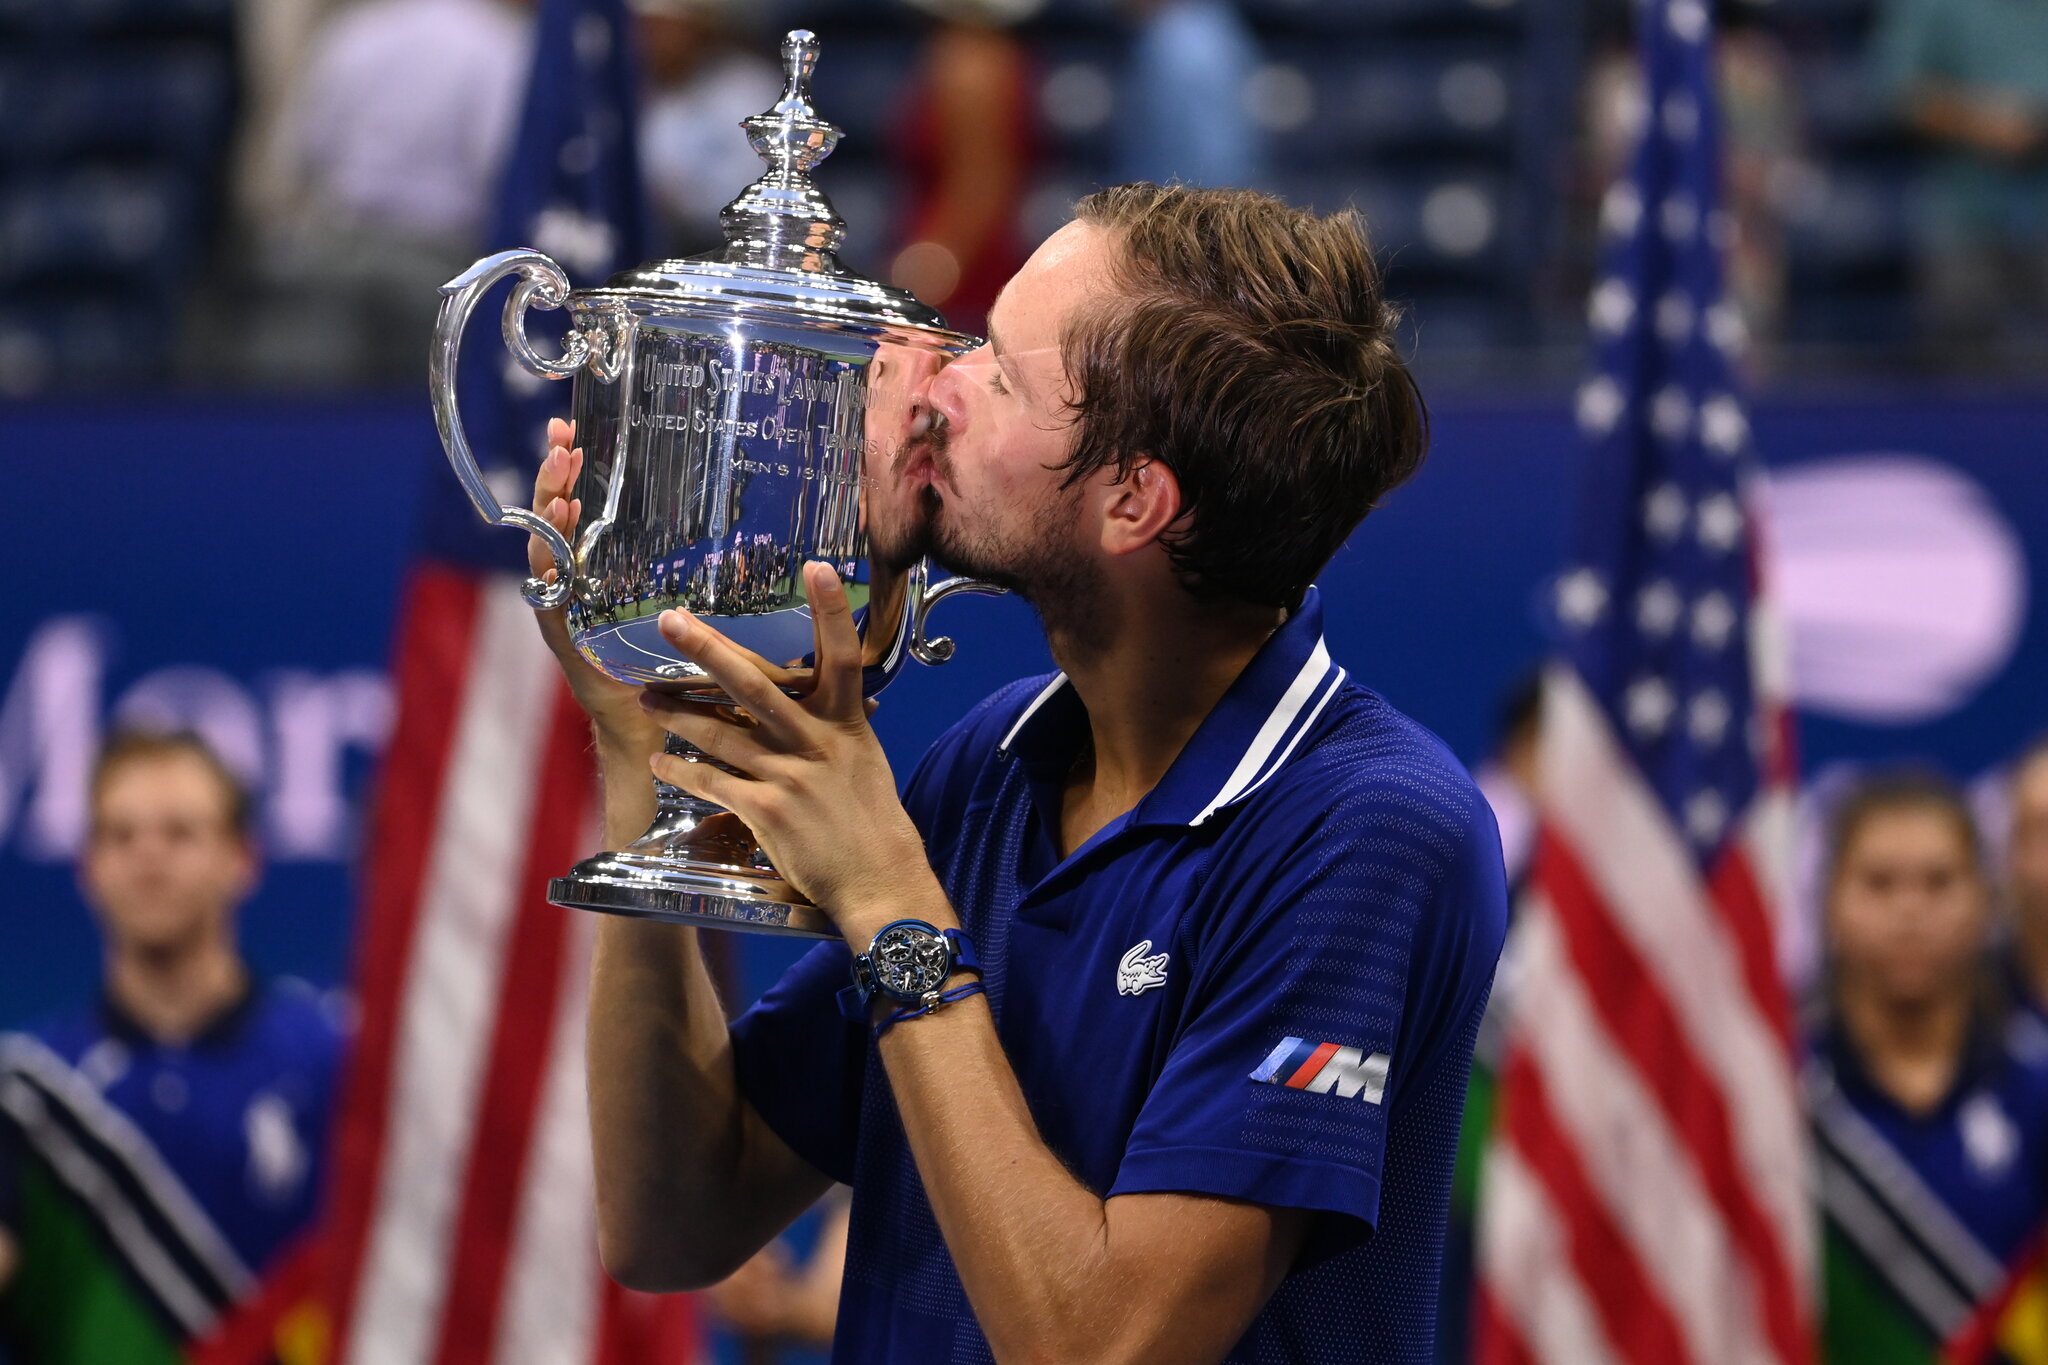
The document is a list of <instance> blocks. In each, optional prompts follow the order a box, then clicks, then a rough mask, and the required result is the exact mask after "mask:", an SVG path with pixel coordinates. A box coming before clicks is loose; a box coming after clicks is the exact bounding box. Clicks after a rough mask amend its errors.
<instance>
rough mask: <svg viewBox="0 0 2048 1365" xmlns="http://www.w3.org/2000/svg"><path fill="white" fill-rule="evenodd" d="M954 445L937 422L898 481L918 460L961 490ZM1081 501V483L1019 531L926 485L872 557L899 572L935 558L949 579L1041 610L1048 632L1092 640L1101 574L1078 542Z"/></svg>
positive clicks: (907, 453) (912, 446) (914, 447)
mask: <svg viewBox="0 0 2048 1365" xmlns="http://www.w3.org/2000/svg"><path fill="white" fill-rule="evenodd" d="M951 445H952V432H951V430H950V429H949V428H948V426H947V425H946V423H945V422H944V421H943V420H941V421H935V422H933V423H932V425H931V426H930V427H929V428H928V429H927V430H926V431H925V432H924V433H923V434H921V435H919V436H917V437H915V438H913V439H912V440H910V441H907V442H905V444H904V446H903V448H902V449H901V450H900V451H899V452H898V453H897V455H896V460H895V463H896V469H897V471H898V474H899V477H900V475H901V474H902V473H903V472H904V471H906V470H908V469H909V467H910V466H911V465H912V464H914V463H916V462H917V461H919V460H929V461H930V462H931V465H932V468H933V469H934V470H935V471H937V473H938V476H939V478H940V479H943V480H944V481H945V482H946V483H947V484H948V485H949V486H952V487H958V484H957V482H956V481H955V479H954V477H953V461H952V451H951ZM1082 495H1083V488H1082V486H1081V485H1080V484H1076V485H1074V486H1073V487H1071V488H1066V487H1061V488H1056V489H1055V490H1054V493H1053V496H1052V497H1050V498H1048V499H1046V500H1045V501H1044V502H1042V503H1040V504H1039V505H1038V506H1037V507H1035V508H1033V509H1032V510H1031V514H1030V516H1029V517H1027V518H1026V519H1025V520H1024V521H1023V522H1022V523H1021V524H1019V523H1018V522H1017V521H1015V520H1014V519H1002V520H998V519H996V518H993V517H987V516H976V515H974V514H973V509H970V508H966V507H963V506H961V505H960V504H959V503H958V502H957V501H954V502H948V500H947V498H946V496H945V495H944V494H943V493H941V492H940V491H939V489H938V487H937V486H936V485H935V484H932V483H927V484H925V485H924V487H922V488H920V489H918V491H917V496H916V499H915V509H914V513H913V515H912V516H911V517H910V520H909V524H908V525H907V526H905V527H903V528H901V530H900V532H899V533H898V534H895V535H892V536H890V537H889V538H888V542H889V543H887V544H886V545H885V544H883V543H881V539H880V538H879V537H878V538H877V543H876V544H875V546H874V549H873V553H874V555H875V557H876V558H877V560H879V561H881V562H883V563H886V564H890V565H893V566H898V567H902V566H907V565H909V564H911V563H913V562H915V561H916V560H918V559H920V558H928V559H930V560H931V561H932V562H933V563H935V564H937V565H938V566H939V567H940V568H942V569H945V570H946V571H947V572H949V573H953V574H957V575H959V576H960V577H962V578H974V579H979V580H980V581H982V582H984V583H988V584H992V585H993V586H995V587H998V588H1003V589H1006V590H1008V591H1010V592H1013V593H1015V594H1016V595H1017V596H1019V597H1021V598H1023V599H1024V600H1025V601H1026V602H1029V603H1030V604H1031V605H1032V606H1033V607H1034V608H1036V609H1037V611H1038V614H1039V616H1040V618H1041V619H1042V620H1043V621H1044V622H1045V625H1046V629H1047V631H1048V633H1052V632H1055V631H1057V632H1059V633H1061V634H1064V635H1067V636H1069V637H1074V638H1086V637H1087V636H1088V635H1089V634H1091V632H1090V631H1089V630H1088V629H1087V627H1088V623H1090V622H1091V621H1094V620H1095V619H1096V618H1097V617H1098V613H1097V612H1096V611H1095V610H1094V608H1095V605H1096V604H1097V602H1098V601H1099V599H1100V593H1101V574H1100V571H1099V569H1098V568H1097V566H1096V565H1094V564H1093V563H1091V562H1090V561H1089V560H1088V559H1087V557H1086V556H1085V555H1083V554H1082V552H1081V549H1080V547H1079V546H1078V545H1077V544H1076V543H1075V532H1076V529H1077V523H1078V520H1079V514H1080V506H1081V499H1082Z"/></svg>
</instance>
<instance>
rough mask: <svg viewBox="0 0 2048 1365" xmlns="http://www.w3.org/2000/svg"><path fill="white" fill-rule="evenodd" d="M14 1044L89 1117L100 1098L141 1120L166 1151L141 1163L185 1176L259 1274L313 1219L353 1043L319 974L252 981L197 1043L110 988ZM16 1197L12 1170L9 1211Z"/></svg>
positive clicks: (185, 1185)
mask: <svg viewBox="0 0 2048 1365" xmlns="http://www.w3.org/2000/svg"><path fill="white" fill-rule="evenodd" d="M13 1047H14V1048H15V1053H14V1054H13V1056H14V1059H15V1061H17V1062H18V1063H19V1064H21V1065H23V1066H26V1067H27V1068H28V1069H29V1074H31V1075H32V1076H34V1077H35V1078H36V1079H37V1080H38V1081H39V1082H40V1083H42V1084H44V1085H47V1086H49V1087H50V1088H51V1089H52V1091H53V1092H54V1093H65V1094H69V1095H70V1096H71V1097H72V1103H74V1104H75V1105H77V1106H79V1107H80V1119H81V1121H82V1122H85V1123H86V1124H88V1126H91V1125H94V1124H97V1123H100V1122H101V1121H100V1120H98V1119H96V1118H95V1115H94V1113H93V1112H91V1111H92V1110H93V1109H96V1108H97V1107H98V1106H101V1105H104V1106H106V1107H107V1108H109V1109H111V1110H114V1111H116V1112H117V1113H118V1114H119V1115H120V1116H121V1118H122V1119H125V1120H126V1122H127V1124H130V1125H132V1126H133V1130H134V1131H135V1133H136V1134H137V1135H138V1136H139V1137H140V1138H141V1139H142V1140H143V1141H144V1142H146V1143H147V1144H148V1147H149V1149H150V1150H151V1151H152V1152H153V1153H154V1155H155V1157H157V1158H160V1163H158V1162H147V1163H138V1165H137V1167H136V1169H138V1170H140V1171H142V1172H143V1173H144V1174H145V1176H150V1173H152V1172H158V1173H160V1174H161V1177H162V1178H165V1179H169V1180H172V1181H175V1182H176V1184H177V1185H178V1186H179V1187H181V1188H182V1192H183V1194H184V1195H187V1196H189V1197H190V1199H191V1201H192V1202H193V1203H195V1204H196V1205H197V1206H198V1209H199V1210H200V1211H202V1212H203V1213H204V1215H205V1216H206V1217H207V1218H208V1220H210V1222H211V1223H212V1225H213V1227H214V1228H215V1229H217V1230H218V1232H219V1233H220V1235H221V1236H222V1237H223V1238H224V1239H225V1241H226V1245H227V1248H228V1250H229V1251H230V1252H231V1253H232V1256H233V1262H231V1263H230V1267H229V1268H230V1269H235V1270H239V1271H240V1272H242V1273H244V1274H248V1275H260V1274H261V1273H262V1272H263V1270H264V1269H265V1268H266V1267H267V1266H268V1265H269V1264H270V1261H271V1259H272V1257H273V1256H274V1255H275V1254H276V1253H277V1252H278V1251H279V1250H281V1249H282V1248H283V1247H284V1245H285V1244H286V1243H287V1242H289V1241H290V1240H291V1239H292V1237H293V1236H294V1235H295V1234H297V1233H299V1232H302V1231H304V1230H305V1229H306V1228H307V1227H308V1225H309V1224H310V1223H311V1221H312V1216H313V1212H314V1206H315V1202H316V1200H317V1199H318V1197H319V1194H320V1188H321V1172H322V1166H323V1156H324V1153H325V1150H326V1145H327V1130H328V1126H329V1123H330V1121H331V1118H332V1114H333V1106H334V1098H335V1096H334V1087H335V1079H336V1076H337V1073H338V1071H339V1069H340V1065H341V1061H342V1053H343V1033H342V1030H341V1027H340V1025H339V1024H338V1023H337V1021H336V1017H335V1010H334V1009H333V1008H332V1007H331V1006H330V1004H329V1003H328V1002H326V1001H324V1000H323V999H322V998H321V997H320V996H319V995H318V994H317V993H316V992H315V991H314V990H313V988H312V987H310V986H308V985H306V984H305V983H303V982H300V981H296V980H290V979H281V980H275V981H270V982H264V983H259V984H256V985H253V986H252V987H251V989H250V990H249V992H248V993H247V994H245V995H244V996H243V997H242V998H241V999H240V1000H239V1001H237V1002H236V1003H235V1004H234V1005H233V1006H231V1007H230V1008H228V1009H227V1010H225V1011H224V1012H223V1013H222V1014H221V1016H220V1017H219V1018H217V1019H215V1020H214V1021H213V1022H212V1023H210V1024H209V1025H207V1027H206V1028H205V1030H204V1031H203V1032H201V1033H200V1034H199V1035H198V1036H197V1037H195V1038H193V1039H192V1040H191V1041H190V1042H189V1043H178V1044H167V1043H160V1042H158V1041H157V1040H156V1039H154V1038H152V1037H151V1036H150V1035H149V1034H147V1033H146V1032H144V1031H143V1029H142V1027H141V1026H140V1025H139V1024H137V1023H136V1022H135V1021H134V1020H132V1019H130V1018H129V1017H128V1016H127V1015H126V1014H124V1013H123V1012H122V1011H121V1010H120V1009H119V1008H118V1007H116V1006H115V1005H114V1004H113V1002H112V1001H111V1000H102V1001H101V1002H100V1004H99V1005H98V1006H97V1007H95V1008H93V1009H90V1010H85V1011H81V1012H79V1013H77V1014H75V1015H72V1016H70V1017H67V1018H61V1019H57V1020H53V1021H51V1022H49V1023H47V1024H45V1025H43V1026H42V1027H40V1028H37V1029H36V1030H34V1032H33V1033H32V1034H31V1035H29V1036H28V1037H26V1038H18V1039H16V1040H15V1042H14V1043H13ZM150 1178H156V1177H154V1176H151V1177H150ZM8 1197H9V1196H8V1181H7V1179H6V1178H5V1176H4V1175H0V1224H4V1223H5V1222H6V1221H8V1217H9V1211H8V1209H7V1207H6V1205H7V1202H8ZM156 1197H158V1198H162V1199H170V1200H175V1199H177V1198H179V1194H178V1192H177V1191H169V1192H156ZM235 1263H238V1264H235Z"/></svg>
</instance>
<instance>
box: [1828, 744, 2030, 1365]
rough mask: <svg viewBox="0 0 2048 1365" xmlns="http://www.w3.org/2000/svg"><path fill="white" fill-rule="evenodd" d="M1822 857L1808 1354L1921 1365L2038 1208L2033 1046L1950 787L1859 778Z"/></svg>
mask: <svg viewBox="0 0 2048 1365" xmlns="http://www.w3.org/2000/svg"><path fill="white" fill-rule="evenodd" d="M1830 847H1831V850H1832V859H1831V874H1830V877H1829V882H1828V893H1827V906H1826V913H1827V945H1828V952H1829V979H1828V999H1827V1002H1826V1004H1827V1009H1826V1014H1825V1018H1824V1019H1823V1021H1822V1023H1821V1025H1820V1028H1819V1029H1818V1031H1817V1033H1816V1035H1815V1037H1814V1038H1813V1040H1812V1045H1811V1052H1812V1056H1811V1065H1810V1068H1809V1102H1810V1104H1811V1106H1812V1116H1813V1123H1814V1130H1815V1136H1816V1139H1817V1145H1816V1148H1815V1151H1816V1156H1817V1158H1818V1160H1819V1162H1820V1167H1821V1172H1820V1181H1819V1189H1820V1190H1821V1192H1822V1197H1823V1203H1824V1205H1825V1213H1826V1236H1827V1247H1826V1255H1827V1264H1826V1285H1827V1293H1828V1298H1827V1303H1826V1305H1825V1316H1824V1322H1823V1328H1824V1334H1825V1351H1824V1358H1825V1359H1826V1360H1827V1361H1829V1362H1832V1363H1833V1365H1865V1362H1869V1361H1875V1360H1903V1359H1933V1358H1934V1353H1935V1350H1936V1348H1938V1347H1939V1346H1940V1345H1941V1343H1942V1342H1943V1341H1945V1340H1946V1339H1947V1337H1948V1336H1949V1335H1950V1334H1951V1333H1952V1332H1954V1331H1955V1330H1956V1329H1957V1328H1959V1327H1961V1326H1962V1325H1963V1322H1964V1321H1965V1320H1966V1319H1967V1318H1968V1317H1969V1316H1970V1314H1971V1313H1972V1311H1973V1310H1974V1309H1975V1308H1976V1307H1977V1306H1978V1303H1979V1301H1980V1300H1982V1299H1985V1298H1988V1296H1990V1295H1991V1294H1993V1293H1995V1292H1996V1291H1997V1290H1998V1289H2000V1288H2002V1287H2003V1276H2004V1271H2003V1267H2005V1266H2006V1265H2007V1264H2009V1263H2010V1262H2011V1261H2012V1260H2013V1258H2014V1255H2015V1253H2016V1252H2018V1251H2019V1250H2020V1249H2021V1248H2022V1247H2023V1246H2024V1245H2025V1244H2026V1243H2027V1241H2028V1239H2029V1238H2030V1236H2032V1235H2033V1234H2034V1232H2035V1231H2036V1230H2037V1228H2038V1227H2039V1225H2040V1223H2041V1220H2042V1217H2043V1214H2044V1213H2048V1047H2044V1040H2043V1037H2042V1034H2041V1032H2040V1030H2039V1029H2038V1028H2037V1027H2033V1026H2031V1021H2026V1020H2018V1022H2017V1026H2016V1019H2017V1016H2013V1015H2012V1014H2010V1012H2009V1011H2008V1010H2007V1009H2006V1008H2005V1006H2004V1004H2003V1002H2002V1000H2001V999H2000V995H1999V992H1998V991H1997V988H1996V978H1995V976H1994V974H1992V973H1990V972H1988V971H1986V970H1985V962H1984V950H1985V938H1986V932H1987V929H1988V924H1989V903H1990V893H1989V887H1988V885H1987V883H1986V878H1985V876H1984V874H1983V870H1982V868H1981V867H1980V865H1979V859H1980V856H1981V852H1980V845H1979V840H1978V832H1977V826H1976V823H1975V820H1974V818H1973V817H1972V815H1971V812H1970V807H1969V805H1968V802H1967V799H1966V798H1965V797H1964V796H1963V794H1962V793H1961V792H1959V791H1958V790H1956V789H1955V788H1954V787H1953V786H1952V785H1950V784H1949V783H1947V782H1945V781H1943V780H1940V779H1938V778H1934V777H1929V776H1924V775H1919V774H1910V773H1908V774H1899V775H1894V776H1887V777H1881V778H1877V779H1874V780H1871V781H1868V782H1866V783H1864V784H1863V785H1862V786H1860V787H1858V788H1856V789H1855V790H1854V791H1852V792H1851V793H1850V794H1849V795H1848V796H1847V797H1846V799H1845V800H1844V801H1843V803H1842V804H1841V806H1840V807H1838V809H1837V812H1836V815H1835V819H1834V824H1833V829H1832V838H1831V840H1830ZM1930 1286H1933V1287H1935V1289H1937V1290H1938V1291H1939V1292H1934V1293H1930V1292H1928V1290H1929V1287H1930Z"/></svg>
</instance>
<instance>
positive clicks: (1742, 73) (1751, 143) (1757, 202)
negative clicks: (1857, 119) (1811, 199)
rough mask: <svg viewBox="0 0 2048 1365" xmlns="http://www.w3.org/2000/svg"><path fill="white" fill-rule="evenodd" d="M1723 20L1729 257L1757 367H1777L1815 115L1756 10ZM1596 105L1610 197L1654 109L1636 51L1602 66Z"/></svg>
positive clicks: (1595, 79)
mask: <svg viewBox="0 0 2048 1365" xmlns="http://www.w3.org/2000/svg"><path fill="white" fill-rule="evenodd" d="M1714 14H1715V19H1714V22H1715V25H1716V29H1717V33H1718V43H1717V47H1716V67H1717V71H1716V76H1717V80H1716V85H1715V94H1716V98H1717V99H1718V101H1719V105H1720V115H1721V146H1722V155H1723V160H1724V163H1725V170H1724V174H1723V185H1724V190H1725V194H1726V198H1725V200H1724V201H1723V202H1724V204H1725V212H1726V213H1727V219H1726V229H1725V231H1726V236H1725V239H1724V241H1723V255H1722V260H1723V263H1724V268H1725V269H1726V271H1727V285H1728V298H1729V301H1730V302H1732V303H1733V304H1734V305H1735V306H1736V308H1737V310H1738V314H1739V316H1740V318H1741V321H1742V324H1743V327H1744V330H1745V332H1746V333H1747V337H1748V340H1749V343H1750V349H1749V351H1748V353H1747V359H1748V363H1749V364H1750V365H1751V366H1752V367H1753V368H1756V369H1768V368H1769V366H1770V352H1771V348H1772V345H1773V343H1774V342H1775V341H1776V340H1777V338H1778V337H1779V336H1780V335H1781V333H1782V331H1783V322H1784V312H1785V287H1786V248H1785V218H1786V210H1787V207H1788V205H1789V204H1790V203H1791V202H1793V201H1794V200H1795V199H1797V198H1798V197H1799V196H1800V195H1801V193H1802V192H1803V191H1804V190H1805V189H1806V188H1807V187H1808V186H1809V185H1810V182H1811V180H1812V174H1811V168H1810V166H1809V164H1808V162H1807V161H1806V157H1805V150H1804V149H1805V132H1804V129H1805V123H1806V118H1805V112H1804V110H1803V109H1802V108H1801V107H1800V101H1799V94H1798V88H1797V84H1796V81H1795V78H1794V76H1793V73H1792V65H1791V62H1790V61H1789V59H1788V58H1787V55H1786V52H1785V49H1784V45H1783V44H1782V43H1781V42H1779V40H1778V38H1777V37H1776V35H1775V34H1773V33H1772V32H1771V31H1770V30H1769V28H1768V27H1766V25H1765V24H1764V21H1763V20H1762V18H1761V17H1760V16H1759V15H1758V13H1757V10H1756V8H1755V6H1754V5H1753V4H1747V3H1729V2H1728V0H1722V2H1721V3H1719V4H1717V5H1716V7H1715V11H1714ZM1586 100H1587V126H1588V128H1589V130H1590V133H1591V140H1592V163H1593V169H1594V191H1595V193H1601V192H1604V191H1605V190H1606V188H1607V187H1608V186H1609V185H1611V184H1613V183H1614V181H1615V180H1616V179H1617V178H1619V177H1620V176H1622V175H1624V174H1626V172H1627V169H1628V159H1629V157H1630V156H1631V155H1632V154H1633V153H1634V150H1635V146H1636V142H1637V141H1638V139H1639V138H1640V137H1641V135H1642V131H1643V127H1644V124H1645V122H1646V120H1647V119H1648V118H1649V117H1650V116H1651V112H1652V111H1650V110H1647V109H1645V108H1644V107H1643V105H1644V101H1643V89H1642V76H1641V73H1640V71H1639V70H1638V69H1637V65H1636V56H1635V52H1634V49H1633V48H1632V47H1629V48H1623V47H1620V46H1617V47H1616V48H1614V49H1613V50H1611V51H1609V52H1608V53H1607V54H1606V55H1604V56H1603V57H1601V58H1599V59H1598V60H1596V61H1595V62H1594V63H1593V64H1592V67H1591V71H1590V74H1589V75H1588V77H1587V85H1586ZM1655 113H1656V116H1657V117H1658V118H1660V119H1663V120H1667V121H1668V120H1671V119H1675V118H1685V117H1688V114H1687V113H1686V111H1685V110H1683V109H1663V110H1657V111H1655ZM1689 116H1690V117H1694V118H1697V117H1698V116H1699V115H1698V112H1697V111H1692V113H1691V114H1690V115H1689Z"/></svg>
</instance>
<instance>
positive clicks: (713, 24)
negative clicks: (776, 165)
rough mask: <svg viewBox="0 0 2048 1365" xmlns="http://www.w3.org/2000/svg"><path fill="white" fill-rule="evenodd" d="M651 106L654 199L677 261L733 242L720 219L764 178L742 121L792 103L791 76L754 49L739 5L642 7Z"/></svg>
mask: <svg viewBox="0 0 2048 1365" xmlns="http://www.w3.org/2000/svg"><path fill="white" fill-rule="evenodd" d="M633 8H634V9H635V10H637V11H638V12H639V15H640V37H641V52H642V53H643V55H644V56H645V58H646V67H647V81H648V101H647V109H646V112H645V115H644V117H643V118H642V120H641V124H640V160H641V164H642V165H643V167H644V168H645V171H646V176H647V192H648V194H649V196H650V197H651V198H652V199H653V200H654V205H655V209H656V211H657V212H658V213H659V214H660V215H661V219H662V227H663V230H664V233H665V234H666V236H667V238H668V240H669V241H670V243H671V244H672V246H673V249H674V251H675V254H677V255H693V254H695V253H697V252H700V251H708V250H711V249H712V248H714V247H716V246H718V245H719V244H720V243H721V242H723V241H724V237H723V235H722V234H721V233H720V231H719V226H718V211H719V210H720V209H722V208H724V207H725V206H726V205H727V204H728V203H730V202H731V201H732V200H733V199H734V198H735V197H736V196H737V195H738V194H739V192H740V191H741V190H742V189H744V188H746V186H748V185H750V184H752V183H753V182H754V181H755V180H758V179H760V177H761V171H762V165H761V159H760V157H758V156H756V155H755V153H754V149H753V147H752V146H750V145H749V144H748V142H747V138H746V134H744V133H743V132H741V131H740V127H739V125H740V122H741V121H742V120H743V119H748V118H751V117H753V116H754V115H755V114H758V113H760V112H761V111H762V110H764V109H768V108H771V107H772V106H773V105H774V104H775V101H776V100H778V99H780V98H781V96H782V75H781V72H780V71H779V70H778V69H777V68H776V66H775V65H774V64H773V63H771V62H769V61H768V60H767V59H766V58H764V57H762V56H760V55H759V54H757V53H755V52H753V51H751V50H749V48H748V47H747V45H746V43H745V41H744V38H743V35H742V34H741V33H740V31H739V29H738V27H737V25H736V22H735V20H736V17H737V12H738V9H739V5H738V0H633Z"/></svg>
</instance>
